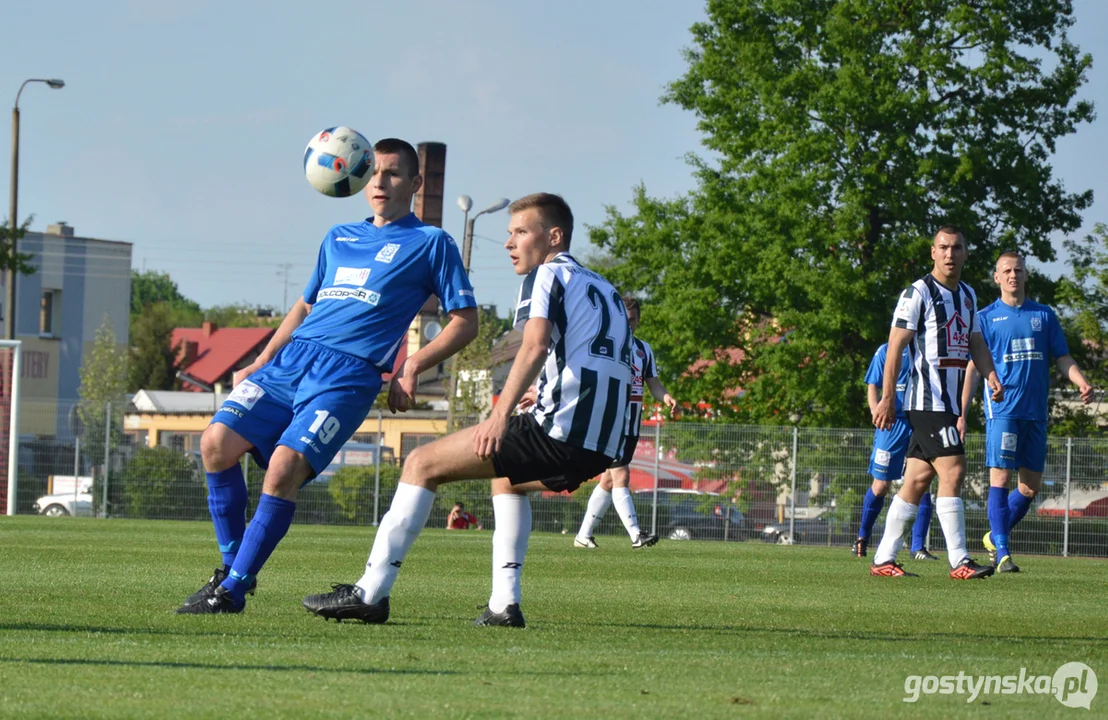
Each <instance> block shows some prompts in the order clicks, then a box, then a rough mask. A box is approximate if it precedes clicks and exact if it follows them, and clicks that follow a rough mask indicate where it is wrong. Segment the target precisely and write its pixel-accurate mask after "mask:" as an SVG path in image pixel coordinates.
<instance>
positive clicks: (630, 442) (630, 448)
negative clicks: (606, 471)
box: [612, 435, 639, 468]
mask: <svg viewBox="0 0 1108 720" xmlns="http://www.w3.org/2000/svg"><path fill="white" fill-rule="evenodd" d="M638 445H639V436H638V435H632V436H631V437H629V438H627V439H625V440H624V444H623V454H622V455H620V456H619V457H617V458H616V459H615V461H614V462H613V463H612V467H614V468H618V467H627V466H628V465H630V464H631V460H632V459H634V457H635V448H636V447H638Z"/></svg>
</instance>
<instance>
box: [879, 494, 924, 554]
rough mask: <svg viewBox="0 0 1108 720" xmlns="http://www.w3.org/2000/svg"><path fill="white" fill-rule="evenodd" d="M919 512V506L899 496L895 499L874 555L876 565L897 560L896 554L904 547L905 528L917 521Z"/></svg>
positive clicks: (890, 506)
mask: <svg viewBox="0 0 1108 720" xmlns="http://www.w3.org/2000/svg"><path fill="white" fill-rule="evenodd" d="M918 512H919V505H913V504H912V503H910V502H906V501H904V500H901V499H900V496H899V495H897V496H895V497H894V498H893V501H892V502H891V503H889V509H888V511H886V513H885V533H884V534H883V535H882V536H881V542H880V543H879V544H878V545H877V551H876V552H875V553H873V564H874V565H881V564H883V563H887V562H892V561H894V560H896V554H897V553H898V552H900V548H901V547H903V546H904V528H906V527H908V526H909V525H910V524H911V523H912V521H913V520H915V519H916V514H917V513H918Z"/></svg>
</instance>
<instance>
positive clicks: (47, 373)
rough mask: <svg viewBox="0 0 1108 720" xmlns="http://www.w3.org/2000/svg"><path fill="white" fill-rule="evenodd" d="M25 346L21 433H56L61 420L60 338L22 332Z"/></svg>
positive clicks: (20, 399)
mask: <svg viewBox="0 0 1108 720" xmlns="http://www.w3.org/2000/svg"><path fill="white" fill-rule="evenodd" d="M19 340H20V342H21V343H22V345H23V348H22V349H23V356H22V358H20V360H21V362H22V367H21V368H20V372H19V404H20V409H21V410H23V411H24V412H22V413H21V414H20V417H19V432H20V433H21V434H25V435H53V434H54V433H55V432H56V431H57V422H58V412H57V408H58V367H59V364H60V358H59V357H58V353H59V348H60V347H61V343H60V342H59V341H57V340H52V339H42V338H37V337H32V336H30V335H20V336H19Z"/></svg>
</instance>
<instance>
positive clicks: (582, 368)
mask: <svg viewBox="0 0 1108 720" xmlns="http://www.w3.org/2000/svg"><path fill="white" fill-rule="evenodd" d="M531 318H546V319H547V320H549V321H550V322H551V323H552V324H553V326H554V327H553V331H552V334H551V338H550V350H549V353H548V355H547V358H546V363H545V364H544V365H543V368H542V372H541V373H540V374H539V383H538V399H537V401H536V403H535V405H534V407H533V408H532V409H531V412H532V413H533V414H534V416H535V420H536V421H537V422H538V423H539V425H540V426H541V427H542V429H543V431H544V432H545V433H546V434H547V435H549V436H550V437H552V438H554V439H555V440H561V441H562V442H565V443H568V444H570V445H573V446H575V447H580V448H585V449H586V450H594V451H596V452H600V453H603V454H605V455H607V456H609V457H612V458H615V457H618V456H619V453H620V451H621V450H622V448H623V434H624V431H625V429H626V427H627V411H628V406H629V403H630V400H631V355H632V352H631V348H632V338H631V326H630V325H629V324H628V322H627V310H626V308H625V307H624V306H623V300H622V299H621V298H620V294H619V292H617V291H616V289H615V288H614V287H612V284H611V283H609V282H608V281H607V280H605V279H604V278H603V277H602V276H600V275H598V274H597V273H594V272H592V271H591V270H588V269H587V268H584V267H582V266H581V264H580V263H578V262H577V261H576V260H575V259H573V257H572V256H570V255H569V254H568V253H561V254H559V255H557V256H555V257H554V258H553V259H552V260H550V261H549V262H547V263H544V264H543V265H540V266H538V267H537V268H535V269H534V270H532V271H531V272H530V273H528V274H527V277H526V278H525V279H524V281H523V285H522V286H521V287H520V289H519V300H518V301H517V303H516V314H515V327H516V329H517V330H520V331H522V330H523V326H524V325H526V324H527V321H528V320H530V319H531Z"/></svg>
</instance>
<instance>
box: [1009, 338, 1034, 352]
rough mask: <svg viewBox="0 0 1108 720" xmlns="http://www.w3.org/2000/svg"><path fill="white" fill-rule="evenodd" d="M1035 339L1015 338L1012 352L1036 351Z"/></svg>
mask: <svg viewBox="0 0 1108 720" xmlns="http://www.w3.org/2000/svg"><path fill="white" fill-rule="evenodd" d="M1034 349H1035V338H1015V339H1014V340H1012V352H1019V351H1021V350H1034Z"/></svg>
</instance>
